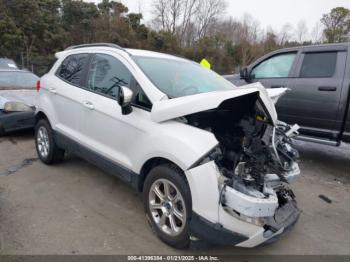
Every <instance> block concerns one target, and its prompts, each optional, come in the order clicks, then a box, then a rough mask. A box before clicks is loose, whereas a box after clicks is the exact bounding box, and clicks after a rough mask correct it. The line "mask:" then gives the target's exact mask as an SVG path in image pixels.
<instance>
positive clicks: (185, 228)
mask: <svg viewBox="0 0 350 262" xmlns="http://www.w3.org/2000/svg"><path fill="white" fill-rule="evenodd" d="M143 199H144V208H145V213H146V216H147V219H148V221H149V222H150V224H151V227H152V229H153V231H154V232H155V234H156V235H157V236H158V237H159V238H160V239H161V240H162V241H163V242H165V243H166V244H168V245H170V246H173V247H175V248H187V247H188V246H189V244H190V234H189V222H190V220H191V214H192V201H191V192H190V188H189V186H188V183H187V180H186V178H185V176H184V174H183V172H182V170H181V169H179V168H177V167H176V166H174V165H171V164H165V165H160V166H157V167H155V168H153V169H152V170H151V171H150V173H149V174H148V176H147V177H146V181H145V185H144V190H143Z"/></svg>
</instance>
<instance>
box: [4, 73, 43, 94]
mask: <svg viewBox="0 0 350 262" xmlns="http://www.w3.org/2000/svg"><path fill="white" fill-rule="evenodd" d="M38 79H39V78H38V77H37V76H36V75H34V74H32V73H29V72H16V71H8V72H6V71H2V72H1V71H0V90H1V89H18V88H25V89H27V88H35V85H36V81H37V80H38Z"/></svg>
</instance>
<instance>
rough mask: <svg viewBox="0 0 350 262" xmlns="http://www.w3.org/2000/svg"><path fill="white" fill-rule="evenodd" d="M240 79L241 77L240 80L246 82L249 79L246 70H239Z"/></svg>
mask: <svg viewBox="0 0 350 262" xmlns="http://www.w3.org/2000/svg"><path fill="white" fill-rule="evenodd" d="M240 77H241V79H244V80H246V81H248V80H249V79H250V77H249V70H248V68H246V67H244V68H242V69H241V70H240Z"/></svg>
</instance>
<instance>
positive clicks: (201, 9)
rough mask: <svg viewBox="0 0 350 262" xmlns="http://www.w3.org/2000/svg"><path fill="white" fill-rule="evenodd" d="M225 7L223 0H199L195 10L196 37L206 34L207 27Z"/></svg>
mask: <svg viewBox="0 0 350 262" xmlns="http://www.w3.org/2000/svg"><path fill="white" fill-rule="evenodd" d="M226 8H227V2H226V1H225V0H201V1H200V4H199V5H198V8H197V12H196V21H195V23H196V25H197V38H198V39H200V38H203V37H205V36H206V35H207V33H208V29H209V28H210V27H211V26H213V24H214V23H215V22H216V21H217V19H218V17H219V15H221V14H223V13H224V12H225V10H226Z"/></svg>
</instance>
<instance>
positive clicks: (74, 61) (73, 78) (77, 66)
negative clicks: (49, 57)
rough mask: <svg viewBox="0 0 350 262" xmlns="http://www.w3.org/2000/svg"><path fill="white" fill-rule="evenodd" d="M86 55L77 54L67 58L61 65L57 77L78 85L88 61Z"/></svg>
mask: <svg viewBox="0 0 350 262" xmlns="http://www.w3.org/2000/svg"><path fill="white" fill-rule="evenodd" d="M88 56H89V55H88V54H77V55H70V56H68V57H67V58H66V59H65V60H64V61H63V62H62V64H61V66H60V67H59V69H58V71H57V73H56V74H57V75H58V76H59V77H60V78H62V79H64V80H66V81H68V82H70V83H72V84H74V85H80V84H81V80H82V78H83V77H84V69H85V66H86V63H87V60H88Z"/></svg>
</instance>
